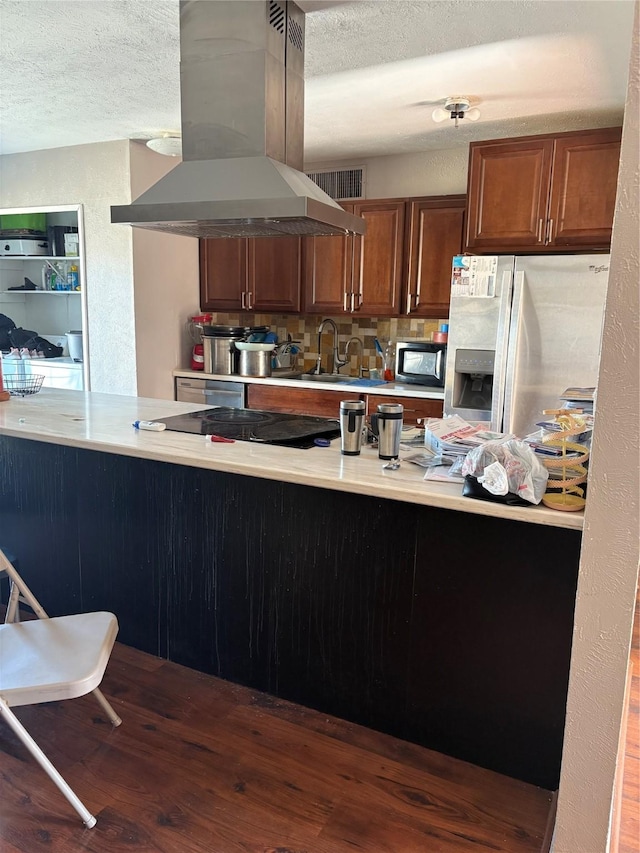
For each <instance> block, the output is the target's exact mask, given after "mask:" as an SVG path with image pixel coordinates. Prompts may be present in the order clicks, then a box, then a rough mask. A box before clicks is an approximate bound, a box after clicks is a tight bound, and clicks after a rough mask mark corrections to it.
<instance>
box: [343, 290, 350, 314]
mask: <svg viewBox="0 0 640 853" xmlns="http://www.w3.org/2000/svg"><path fill="white" fill-rule="evenodd" d="M348 295H349V294H348V293H347V291H346V290H345V292H344V296H343V297H342V310H343V311H344V313H345V314H346V313H347V311H348V310H349V309H348V308H347V296H348Z"/></svg>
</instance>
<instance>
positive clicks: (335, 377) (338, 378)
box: [299, 373, 357, 382]
mask: <svg viewBox="0 0 640 853" xmlns="http://www.w3.org/2000/svg"><path fill="white" fill-rule="evenodd" d="M299 378H300V379H301V380H302V381H304V382H353V381H354V380H355V379H357V377H356V376H346V375H343V374H342V373H320V374H318V373H303V374H302V376H300V377H299Z"/></svg>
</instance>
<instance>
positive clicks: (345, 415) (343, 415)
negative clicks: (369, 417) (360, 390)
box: [340, 400, 365, 456]
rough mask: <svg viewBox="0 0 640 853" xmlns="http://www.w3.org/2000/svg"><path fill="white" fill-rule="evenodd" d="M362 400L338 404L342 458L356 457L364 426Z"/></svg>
mask: <svg viewBox="0 0 640 853" xmlns="http://www.w3.org/2000/svg"><path fill="white" fill-rule="evenodd" d="M364 409H365V405H364V400H342V401H341V402H340V452H341V453H342V455H343V456H358V455H359V453H360V445H361V443H362V427H363V426H364Z"/></svg>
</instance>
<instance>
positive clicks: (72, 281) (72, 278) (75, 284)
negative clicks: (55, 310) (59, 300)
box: [67, 264, 80, 290]
mask: <svg viewBox="0 0 640 853" xmlns="http://www.w3.org/2000/svg"><path fill="white" fill-rule="evenodd" d="M67 290H80V279H79V278H78V267H77V266H76V265H75V264H71V266H70V267H69V272H68V273H67Z"/></svg>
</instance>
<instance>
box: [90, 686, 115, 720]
mask: <svg viewBox="0 0 640 853" xmlns="http://www.w3.org/2000/svg"><path fill="white" fill-rule="evenodd" d="M91 692H92V693H93V695H94V696H95V697H96V699H97V700H98V704H99V705H100V707H101V708H102V710H103V711H104V712H105V714H106V715H107V717H109V719H110V720H111V723H112V724H113V726H114V728H115V727H116V726H119V725H120V723H121V722H122V720H121V719H120V717H119V716H118V715H117V714H116V712H115V711H114V710H113V708H112V707H111V705H110V704H109V703H108V702H107V700H106V699H105V698H104V695H103V693H102V691H101V690H100V689H99V688H98V687H96V688H95V690H92V691H91Z"/></svg>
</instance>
